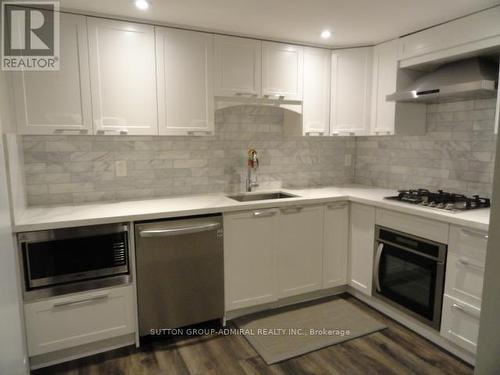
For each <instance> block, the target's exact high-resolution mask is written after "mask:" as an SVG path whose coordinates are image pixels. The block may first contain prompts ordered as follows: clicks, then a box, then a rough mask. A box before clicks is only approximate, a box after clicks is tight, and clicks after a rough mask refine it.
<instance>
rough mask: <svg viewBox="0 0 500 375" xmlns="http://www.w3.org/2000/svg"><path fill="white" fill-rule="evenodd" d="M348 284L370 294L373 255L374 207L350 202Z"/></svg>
mask: <svg viewBox="0 0 500 375" xmlns="http://www.w3.org/2000/svg"><path fill="white" fill-rule="evenodd" d="M350 228H351V230H350V243H351V251H350V259H349V263H350V267H349V269H350V272H349V285H350V286H351V287H353V288H354V289H357V290H359V291H360V292H362V293H365V294H367V295H371V294H372V279H373V255H374V249H375V207H372V206H365V205H362V204H358V203H352V204H351V220H350Z"/></svg>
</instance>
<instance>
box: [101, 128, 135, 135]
mask: <svg viewBox="0 0 500 375" xmlns="http://www.w3.org/2000/svg"><path fill="white" fill-rule="evenodd" d="M106 133H118V134H120V135H127V134H128V129H120V130H118V129H100V130H98V131H97V134H106Z"/></svg>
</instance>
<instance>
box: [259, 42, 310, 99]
mask: <svg viewBox="0 0 500 375" xmlns="http://www.w3.org/2000/svg"><path fill="white" fill-rule="evenodd" d="M303 67H304V49H303V47H301V46H295V45H291V44H283V43H275V42H262V95H263V96H264V97H268V98H271V99H272V98H279V97H281V98H282V99H284V100H302V83H303Z"/></svg>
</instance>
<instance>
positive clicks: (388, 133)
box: [374, 130, 391, 135]
mask: <svg viewBox="0 0 500 375" xmlns="http://www.w3.org/2000/svg"><path fill="white" fill-rule="evenodd" d="M374 133H375V135H379V134H385V135H391V132H390V131H389V130H384V131H379V130H375V131H374Z"/></svg>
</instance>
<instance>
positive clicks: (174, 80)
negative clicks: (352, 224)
mask: <svg viewBox="0 0 500 375" xmlns="http://www.w3.org/2000/svg"><path fill="white" fill-rule="evenodd" d="M156 56H157V66H158V102H159V110H158V114H159V120H160V134H165V135H206V134H211V133H213V130H214V107H213V35H212V34H207V33H200V32H195V31H187V30H177V29H168V28H162V27H157V28H156Z"/></svg>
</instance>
